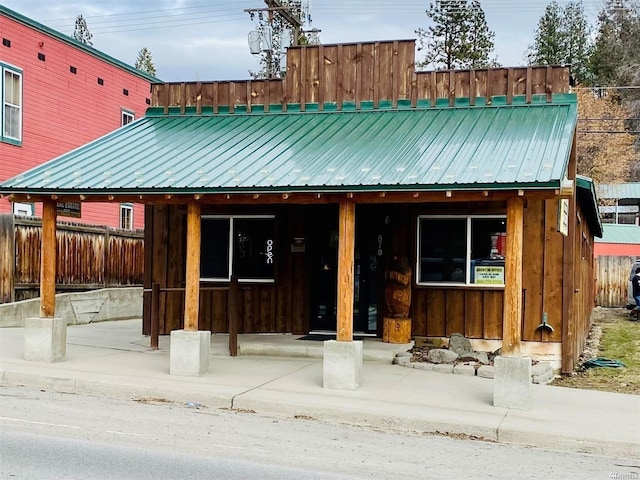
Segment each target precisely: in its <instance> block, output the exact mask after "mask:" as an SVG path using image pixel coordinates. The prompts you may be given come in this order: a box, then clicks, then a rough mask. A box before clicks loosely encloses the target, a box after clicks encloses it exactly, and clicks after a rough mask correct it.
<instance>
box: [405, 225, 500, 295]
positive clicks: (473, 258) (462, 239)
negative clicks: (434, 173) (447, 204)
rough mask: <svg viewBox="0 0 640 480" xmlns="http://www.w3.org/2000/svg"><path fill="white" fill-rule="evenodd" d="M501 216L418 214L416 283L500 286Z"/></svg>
mask: <svg viewBox="0 0 640 480" xmlns="http://www.w3.org/2000/svg"><path fill="white" fill-rule="evenodd" d="M506 223H507V221H506V217H504V216H479V215H477V216H476V215H470V216H449V217H444V216H426V215H425V216H420V217H418V255H417V259H418V261H417V268H416V272H417V274H416V278H417V283H418V284H420V285H433V284H445V285H455V284H461V285H484V286H486V285H495V286H504V255H505V247H506Z"/></svg>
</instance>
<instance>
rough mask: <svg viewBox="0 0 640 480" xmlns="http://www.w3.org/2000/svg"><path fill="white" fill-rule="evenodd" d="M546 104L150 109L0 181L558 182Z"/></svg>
mask: <svg viewBox="0 0 640 480" xmlns="http://www.w3.org/2000/svg"><path fill="white" fill-rule="evenodd" d="M576 107H577V105H576V103H575V97H574V96H573V95H565V96H562V97H561V99H560V100H554V102H553V103H540V104H536V103H533V104H516V103H514V104H511V105H504V104H502V105H499V104H497V102H494V104H493V105H483V106H465V107H446V108H425V109H396V110H359V111H340V112H306V113H266V114H265V113H251V114H247V113H234V114H216V115H214V114H209V115H204V114H203V115H153V114H148V115H147V116H146V117H144V118H142V119H140V120H138V121H136V122H133V123H132V124H129V125H127V126H126V127H123V128H121V129H118V130H116V131H115V132H112V133H111V134H108V135H106V136H104V137H102V138H100V139H97V140H95V141H93V142H91V143H89V144H87V145H84V146H82V147H80V148H78V149H76V150H73V151H71V152H69V153H67V154H64V155H62V156H60V157H58V158H55V159H53V160H51V161H49V162H47V163H45V164H43V165H40V166H38V167H36V168H34V169H32V170H29V171H27V172H25V173H23V174H21V175H19V176H17V177H14V178H12V179H10V180H7V181H5V182H3V183H2V184H0V193H4V194H35V195H38V194H83V195H105V194H114V195H120V194H127V193H129V194H131V193H133V194H137V195H143V194H153V195H157V194H180V193H202V194H205V193H251V192H255V193H269V192H271V193H286V192H381V191H387V192H393V191H434V190H435V191H437V190H507V189H515V188H517V189H557V188H559V187H560V184H561V181H562V179H563V177H564V176H565V175H566V169H567V162H568V159H569V155H570V152H571V145H572V141H573V135H574V130H575V125H576V119H577V108H576Z"/></svg>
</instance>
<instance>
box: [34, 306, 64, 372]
mask: <svg viewBox="0 0 640 480" xmlns="http://www.w3.org/2000/svg"><path fill="white" fill-rule="evenodd" d="M66 356H67V320H66V319H64V318H40V317H31V318H26V319H25V321H24V359H25V360H27V361H30V362H45V363H53V362H62V361H64V360H65V358H66Z"/></svg>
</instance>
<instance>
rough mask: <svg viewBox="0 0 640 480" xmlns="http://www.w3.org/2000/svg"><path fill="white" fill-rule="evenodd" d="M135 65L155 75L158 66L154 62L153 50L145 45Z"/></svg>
mask: <svg viewBox="0 0 640 480" xmlns="http://www.w3.org/2000/svg"><path fill="white" fill-rule="evenodd" d="M135 67H136V68H137V69H138V70H140V71H142V72H146V73H148V74H149V75H153V76H155V74H156V66H155V65H154V64H153V58H152V56H151V52H150V51H149V49H148V48H147V47H143V48H142V49H141V50H140V51H139V52H138V58H136V64H135Z"/></svg>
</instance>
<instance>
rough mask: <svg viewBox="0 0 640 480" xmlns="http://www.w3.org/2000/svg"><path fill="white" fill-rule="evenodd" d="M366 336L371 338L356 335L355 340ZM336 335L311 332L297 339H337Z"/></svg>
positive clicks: (322, 340) (317, 340)
mask: <svg viewBox="0 0 640 480" xmlns="http://www.w3.org/2000/svg"><path fill="white" fill-rule="evenodd" d="M365 338H371V337H369V336H364V335H354V336H353V339H354V340H364V339H365ZM335 339H336V336H335V335H323V334H320V333H310V334H309V335H305V336H304V337H300V338H298V339H297V340H312V341H314V342H324V341H325V340H335Z"/></svg>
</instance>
